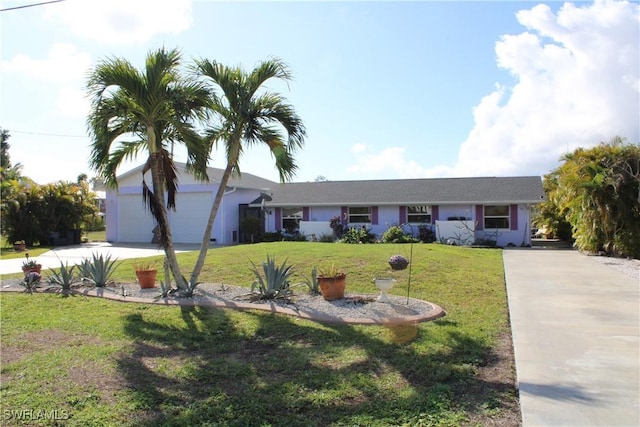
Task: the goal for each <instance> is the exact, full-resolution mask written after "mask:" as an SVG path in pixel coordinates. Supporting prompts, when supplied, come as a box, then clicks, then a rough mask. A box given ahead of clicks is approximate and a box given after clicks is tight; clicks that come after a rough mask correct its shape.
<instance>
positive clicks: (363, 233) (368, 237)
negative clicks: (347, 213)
mask: <svg viewBox="0 0 640 427" xmlns="http://www.w3.org/2000/svg"><path fill="white" fill-rule="evenodd" d="M375 241H376V235H375V234H373V233H371V229H369V228H367V227H365V226H362V227H350V228H348V229H347V231H345V233H344V234H343V235H342V238H341V239H340V242H342V243H375Z"/></svg>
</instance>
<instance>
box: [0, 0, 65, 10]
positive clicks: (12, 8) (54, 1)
mask: <svg viewBox="0 0 640 427" xmlns="http://www.w3.org/2000/svg"><path fill="white" fill-rule="evenodd" d="M61 1H64V0H51V1H45V2H42V3H33V4H25V5H24V6H16V7H7V8H5V9H0V12H6V11H7V10H16V9H24V8H26V7H33V6H42V5H45V4H50V3H60V2H61Z"/></svg>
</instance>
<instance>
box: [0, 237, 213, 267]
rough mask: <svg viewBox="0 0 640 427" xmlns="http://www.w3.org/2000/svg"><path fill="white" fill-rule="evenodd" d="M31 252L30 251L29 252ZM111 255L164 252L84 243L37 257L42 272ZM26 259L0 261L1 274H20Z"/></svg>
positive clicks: (182, 248)
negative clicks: (94, 257)
mask: <svg viewBox="0 0 640 427" xmlns="http://www.w3.org/2000/svg"><path fill="white" fill-rule="evenodd" d="M175 247H176V252H178V253H180V252H185V251H193V250H199V249H200V247H199V246H198V245H183V244H176V245H175ZM27 252H29V251H27ZM94 253H95V254H102V255H107V254H108V255H111V258H112V259H115V258H117V259H120V260H122V259H128V258H143V257H151V256H156V255H164V250H162V249H159V248H158V245H155V244H145V243H135V244H123V243H118V244H111V243H107V242H92V243H83V244H82V245H74V246H61V247H59V248H56V249H53V250H50V251H48V252H45V253H43V254H41V255H38V256H37V257H35V259H36V260H37V261H38V262H39V263H40V264H42V271H45V270H46V269H48V268H59V267H60V262H63V263H67V262H68V263H69V265H74V264H80V262H82V260H83V259H84V258H90V257H91V256H92V254H94ZM24 261H25V258H15V259H3V260H0V274H9V273H20V272H21V271H22V263H23V262H24Z"/></svg>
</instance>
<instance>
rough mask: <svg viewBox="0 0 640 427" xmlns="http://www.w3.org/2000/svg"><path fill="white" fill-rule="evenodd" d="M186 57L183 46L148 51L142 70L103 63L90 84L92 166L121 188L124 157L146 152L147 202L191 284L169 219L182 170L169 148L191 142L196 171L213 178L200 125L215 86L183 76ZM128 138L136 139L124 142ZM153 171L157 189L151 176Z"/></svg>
mask: <svg viewBox="0 0 640 427" xmlns="http://www.w3.org/2000/svg"><path fill="white" fill-rule="evenodd" d="M180 59H181V58H180V52H179V51H177V50H175V49H172V50H165V49H164V48H160V49H158V50H157V51H153V52H149V53H148V55H147V58H146V63H145V68H144V70H142V71H138V70H137V69H135V68H134V67H133V66H132V65H131V64H130V63H129V62H128V61H126V60H124V59H120V58H108V59H106V60H104V61H102V62H100V63H99V64H98V65H97V66H96V67H95V69H94V70H92V71H91V73H90V76H89V79H88V83H87V89H88V93H89V95H90V97H91V100H92V104H91V107H92V109H91V113H90V115H89V117H88V119H87V124H88V128H89V132H90V134H91V138H92V145H91V158H90V164H91V167H92V168H93V169H94V170H95V171H96V172H97V173H98V175H99V176H100V177H101V178H102V179H103V180H104V182H105V184H106V185H108V186H110V187H117V182H116V170H117V168H118V167H119V166H120V164H121V163H122V162H123V160H125V159H131V158H134V157H136V156H137V155H138V154H140V152H145V151H146V154H147V161H146V163H145V165H144V167H143V169H142V188H143V200H144V202H145V204H146V205H147V207H148V208H149V210H150V212H151V214H152V215H153V217H154V218H155V220H156V222H157V225H158V227H159V230H160V236H161V242H162V245H163V247H164V251H165V254H166V257H167V260H168V263H169V268H170V269H171V273H172V275H173V277H174V278H175V280H176V285H177V287H178V288H179V289H186V288H187V282H186V279H185V278H184V276H183V275H182V273H181V271H180V267H179V265H178V260H177V258H176V254H175V249H174V247H173V238H172V234H171V229H170V227H169V222H168V219H167V209H174V210H175V197H176V192H177V172H176V168H175V164H174V162H173V159H172V157H171V155H170V153H169V151H168V150H167V147H168V146H169V145H171V146H172V145H173V144H174V143H182V144H184V145H185V146H186V148H187V155H188V160H187V166H188V168H189V169H190V170H191V171H192V172H193V173H194V175H195V176H196V177H197V178H199V179H203V180H206V179H208V177H207V173H206V167H207V160H208V155H209V147H208V146H207V145H206V143H205V142H204V141H203V140H202V138H201V136H200V135H199V134H198V133H197V132H196V131H195V129H194V125H193V123H194V121H195V120H196V119H198V118H202V117H203V116H202V114H203V113H204V111H205V110H204V107H205V105H206V103H207V100H208V91H207V90H206V88H205V87H204V86H203V85H201V84H199V83H198V82H196V81H194V80H186V79H185V78H183V76H182V75H181V74H180V72H179V69H178V67H179V66H180ZM122 136H129V137H131V136H132V137H133V138H134V140H132V141H124V140H119V139H118V138H119V137H122ZM149 171H150V172H151V182H152V189H150V188H149V186H148V185H147V183H146V181H145V173H146V172H149ZM165 192H166V196H167V202H166V207H165V204H164V198H165ZM166 279H167V280H169V278H168V277H167V278H166Z"/></svg>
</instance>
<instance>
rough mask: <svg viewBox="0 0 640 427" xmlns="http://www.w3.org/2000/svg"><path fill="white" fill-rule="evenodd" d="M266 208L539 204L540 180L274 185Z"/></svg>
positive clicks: (486, 179)
mask: <svg viewBox="0 0 640 427" xmlns="http://www.w3.org/2000/svg"><path fill="white" fill-rule="evenodd" d="M269 194H271V197H272V201H267V202H266V206H322V205H324V206H330V205H331V206H336V205H340V206H346V205H348V206H354V205H410V204H424V203H428V204H447V203H472V204H480V203H485V204H486V203H494V202H495V203H499V202H500V203H540V202H542V201H543V200H544V198H545V196H544V190H543V188H542V179H541V178H540V177H539V176H522V177H485V178H428V179H401V180H369V181H325V182H299V183H287V184H275V185H273V186H272V187H271V189H270V190H269Z"/></svg>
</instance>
